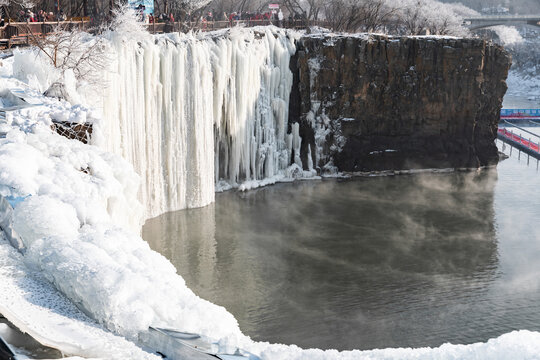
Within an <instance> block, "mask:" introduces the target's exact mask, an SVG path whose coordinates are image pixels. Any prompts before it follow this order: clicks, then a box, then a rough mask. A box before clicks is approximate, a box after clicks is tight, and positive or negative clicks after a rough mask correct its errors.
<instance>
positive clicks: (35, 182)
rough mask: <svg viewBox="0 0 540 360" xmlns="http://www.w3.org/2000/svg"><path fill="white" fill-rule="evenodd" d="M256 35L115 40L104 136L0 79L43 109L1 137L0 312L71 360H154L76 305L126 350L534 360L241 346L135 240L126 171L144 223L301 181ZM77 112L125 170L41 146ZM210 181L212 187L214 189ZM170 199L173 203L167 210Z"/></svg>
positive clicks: (483, 351) (78, 149)
mask: <svg viewBox="0 0 540 360" xmlns="http://www.w3.org/2000/svg"><path fill="white" fill-rule="evenodd" d="M262 32H263V33H264V36H263V37H262V38H261V39H257V35H256V33H255V32H254V31H252V30H234V32H233V33H231V35H228V37H222V35H223V34H219V35H218V38H217V39H216V40H215V42H214V41H213V40H211V39H210V37H209V36H211V35H205V36H204V37H202V38H197V36H196V35H193V34H191V35H186V36H185V37H183V36H182V37H181V36H179V35H171V36H170V37H168V36H161V37H156V38H155V39H154V38H143V39H139V41H140V45H139V44H137V43H136V42H135V41H133V42H132V41H131V40H129V39H126V38H122V37H121V36H119V37H111V41H112V43H111V47H112V48H113V49H115V51H117V52H118V53H117V58H116V60H115V62H114V66H115V72H113V73H111V74H108V75H107V81H108V87H107V89H106V90H105V91H106V94H107V99H106V101H105V102H104V103H103V104H104V105H103V113H104V117H103V118H102V119H101V121H99V116H96V115H94V114H93V112H92V111H91V110H90V109H88V108H86V107H84V106H71V105H70V104H68V103H66V102H60V101H57V100H53V99H46V98H43V97H41V96H39V94H38V92H37V91H35V90H32V89H31V88H30V87H29V86H28V85H29V84H30V85H31V86H35V87H37V86H38V83H39V81H41V80H39V79H38V80H35V79H37V75H36V76H35V77H33V76H27V75H29V74H30V72H28V69H26V70H25V71H21V72H19V73H18V74H19V76H22V78H24V79H25V81H26V83H22V82H20V81H17V80H14V79H13V78H12V77H9V76H11V74H10V72H9V71H8V70H9V69H8V67H6V68H5V69H3V70H2V72H1V73H2V74H3V75H4V76H3V77H2V78H0V88H7V89H20V90H21V91H23V92H24V93H25V94H26V95H27V96H29V97H33V98H35V99H39V100H40V101H41V103H42V104H43V105H41V106H35V107H32V108H28V109H22V110H17V111H14V112H10V113H8V116H7V118H6V121H5V123H4V124H3V125H2V131H3V132H5V133H6V135H5V138H0V194H2V195H10V196H23V197H25V196H28V197H26V199H25V200H24V201H23V202H21V203H20V204H18V205H17V206H16V207H15V214H14V216H15V220H14V227H15V229H16V230H17V231H18V232H20V234H21V235H22V239H23V242H24V245H25V247H26V251H25V252H24V255H21V254H19V253H17V252H16V251H15V250H14V249H12V248H11V247H10V246H9V245H8V243H7V242H6V241H5V240H4V239H2V240H0V280H1V281H0V312H1V313H4V315H6V316H8V317H10V314H11V315H12V316H11V317H12V318H16V319H19V320H20V321H19V323H18V324H16V325H18V326H20V327H21V328H23V329H25V328H26V329H29V330H30V329H32V332H34V333H35V334H38V335H39V334H47V335H48V336H47V337H46V338H45V340H44V341H50V340H53V341H55V342H57V343H56V344H52V345H56V346H58V347H62V348H65V349H69V351H68V352H69V353H72V354H74V355H82V356H100V357H113V358H129V359H138V358H151V355H150V354H147V353H144V352H142V351H141V350H140V349H139V348H137V347H135V345H134V344H133V343H130V342H128V341H126V340H125V339H123V338H120V337H118V336H115V335H112V334H111V333H108V332H105V331H104V330H103V329H102V328H101V327H100V326H98V325H96V324H92V322H91V320H89V319H88V318H87V317H85V316H83V315H82V314H81V313H80V312H79V311H78V310H77V309H76V308H75V307H74V305H73V304H75V305H76V306H77V307H78V309H81V310H82V311H84V312H85V313H86V314H87V315H89V316H90V317H91V318H93V319H94V320H96V321H97V322H99V324H100V325H101V326H103V327H104V328H106V329H108V330H110V331H112V332H113V333H115V334H117V335H121V336H125V337H127V339H128V340H131V341H136V340H137V337H138V334H140V333H141V332H144V331H146V329H147V328H148V326H150V325H152V326H158V327H165V328H176V329H178V330H181V331H187V332H195V333H199V334H201V335H203V336H204V337H205V338H207V339H210V340H212V341H215V342H217V343H218V345H219V347H220V348H221V349H222V350H230V349H232V348H234V347H236V346H238V347H241V348H243V349H245V350H248V351H251V352H253V353H255V354H257V355H260V356H261V357H262V358H263V359H272V360H280V359H299V360H300V359H302V360H303V359H381V358H384V359H432V358H439V359H479V358H490V359H507V358H509V357H511V358H513V359H532V358H535V357H536V358H537V356H538V354H539V353H540V334H539V333H536V332H528V331H520V332H513V333H510V334H506V335H503V336H501V337H500V338H497V339H494V340H490V341H489V342H487V343H479V344H473V345H443V346H441V347H439V348H436V349H429V348H423V349H385V350H373V351H344V352H338V351H335V350H328V351H322V350H317V349H310V350H302V349H300V348H298V347H296V346H294V345H293V346H286V345H275V344H268V343H261V342H253V341H252V340H251V339H249V338H248V337H246V336H245V335H243V334H242V333H241V331H240V329H239V327H238V323H237V321H236V320H235V319H234V317H233V316H232V315H231V314H230V313H228V312H227V311H226V310H225V309H224V308H222V307H220V306H217V305H214V304H211V303H209V302H208V301H205V300H203V299H200V298H199V297H198V296H196V295H195V294H194V293H193V292H192V291H191V290H190V289H188V288H187V286H186V284H185V282H184V280H183V279H182V278H181V277H180V276H179V275H177V274H176V270H175V268H174V267H173V265H172V264H171V263H170V262H169V261H168V260H166V259H165V258H164V257H163V256H161V255H159V254H158V253H156V252H154V251H152V250H151V249H150V248H149V246H148V244H147V243H146V242H145V241H144V240H143V239H142V238H141V237H140V236H139V235H138V232H139V230H140V225H141V222H142V220H143V219H144V218H143V211H144V209H143V207H142V205H141V204H140V202H139V200H138V189H139V187H138V186H139V176H138V175H137V174H136V173H135V171H134V170H133V168H135V169H138V170H139V171H141V175H142V176H143V178H144V181H145V184H146V185H145V190H144V191H145V195H144V196H143V199H144V200H145V203H146V204H145V205H146V206H147V209H146V214H147V215H149V214H154V213H159V212H160V211H165V210H168V209H173V208H176V207H182V206H201V205H204V204H206V203H208V202H210V201H212V200H213V196H214V186H215V185H214V182H216V184H218V185H219V186H220V187H226V186H227V185H228V186H242V184H245V185H244V187H245V188H253V187H255V186H257V185H261V184H265V183H268V182H272V181H274V180H275V181H279V180H286V179H293V178H302V177H305V176H306V175H310V174H311V175H312V172H307V173H308V174H306V173H305V172H303V171H302V168H301V167H300V166H299V164H298V163H295V164H293V165H291V166H289V162H288V161H285V158H288V157H290V156H292V150H293V149H294V150H295V151H294V152H295V154H298V152H297V151H298V149H299V147H300V145H301V142H300V138H299V135H298V129H297V125H295V126H293V133H292V134H291V135H287V134H286V133H287V131H286V128H285V123H286V121H287V113H286V112H287V109H288V106H287V103H286V101H288V92H289V91H290V84H291V83H290V81H291V78H290V72H288V59H287V57H288V54H290V52H291V51H293V45H292V44H293V39H292V38H291V37H287V35H286V34H285V33H283V32H281V31H280V30H275V29H274V30H268V29H265V30H264V31H262ZM133 40H134V39H133ZM154 40H155V41H154ZM115 41H116V42H118V43H115ZM20 56H23V57H24V55H23V54H21V55H20ZM28 56H32V55H28ZM259 57H260V58H261V59H264V61H262V60H260V59H259ZM19 58H20V57H19ZM33 59H35V57H33ZM5 62H6V61H5ZM18 66H19V65H18ZM39 69H40V68H38V71H41V70H39ZM25 75H26V76H25ZM30 75H31V74H30ZM184 77H186V78H187V79H188V81H187V85H186V84H184V83H183V82H182V81H181V79H183V78H184ZM43 81H45V80H43ZM47 81H48V80H47ZM180 85H181V86H180ZM145 92H147V94H146V95H145V94H144V93H145ZM220 104H224V105H225V106H224V107H222V106H221V105H220ZM222 108H224V109H226V110H225V111H223V112H222V113H219V112H216V109H222ZM83 113H84V116H87V117H93V118H95V119H96V126H98V127H99V129H100V131H101V133H100V134H99V135H100V136H101V139H99V137H98V140H100V141H101V143H100V142H99V141H98V145H99V146H102V147H105V148H107V149H109V150H114V151H115V152H116V153H119V154H121V155H123V156H124V157H125V158H126V160H128V161H131V162H132V163H133V165H131V164H129V163H128V161H126V160H124V159H122V158H120V157H119V156H118V155H113V154H112V153H111V152H110V151H106V150H103V148H100V147H98V146H91V145H84V144H82V143H80V142H78V141H76V140H68V139H65V138H62V137H60V136H59V135H57V134H55V133H53V132H52V131H51V129H50V123H51V121H52V118H53V117H54V116H61V117H62V118H66V119H71V118H82V116H83V115H81V114H83ZM55 114H56V115H55ZM77 114H78V115H77ZM151 120H155V121H151ZM2 121H3V120H2ZM214 127H216V128H217V129H218V132H217V134H218V135H217V136H216V138H215V139H214V132H213V128H214ZM121 137H122V139H121ZM214 141H215V142H214ZM218 143H219V145H217V144H218ZM214 144H216V149H217V148H218V147H219V148H222V149H223V152H224V153H227V156H224V159H227V160H226V164H223V162H221V159H218V160H217V161H216V163H214V157H213V156H214V152H215V148H214ZM217 153H218V154H219V153H220V152H219V151H217ZM296 160H297V159H293V162H296ZM154 162H155V163H154ZM225 165H226V166H225ZM329 166H331V164H330V165H329ZM85 169H87V171H82V170H85ZM214 169H218V170H214ZM219 169H223V170H219ZM218 171H219V172H218ZM178 173H179V174H178ZM220 173H222V174H223V179H222V178H221V176H217V177H215V175H216V174H220ZM208 175H210V178H208ZM170 184H174V187H173V188H171V187H169V185H170ZM171 195H174V196H176V198H174V199H172V200H170V202H169V200H167V199H168V196H171ZM154 201H155V203H154ZM148 207H149V208H148ZM44 279H46V280H47V281H49V282H50V283H51V284H53V285H54V286H55V287H56V288H57V289H58V290H59V291H60V292H61V293H62V294H63V295H65V296H66V297H67V298H69V299H70V300H71V301H72V302H68V301H66V299H65V298H64V297H63V296H62V295H60V294H59V293H57V292H55V291H54V290H53V289H52V286H50V285H49V284H48V283H46V282H45V281H44ZM36 284H37V285H36ZM73 339H77V340H76V341H75V342H73ZM38 340H39V339H38ZM96 344H99V345H96ZM110 354H114V355H110Z"/></svg>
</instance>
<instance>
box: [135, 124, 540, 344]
mask: <svg viewBox="0 0 540 360" xmlns="http://www.w3.org/2000/svg"><path fill="white" fill-rule="evenodd" d="M539 129H540V128H539ZM506 153H507V154H508V153H509V150H508V148H506ZM518 157H519V159H518ZM539 219H540V174H539V172H538V170H537V162H536V160H533V159H529V161H527V156H526V155H523V154H521V155H519V153H518V152H517V151H513V152H512V156H511V158H510V159H507V160H505V161H503V162H501V163H500V164H499V165H498V167H497V168H493V169H485V170H483V171H479V172H468V173H448V174H422V175H413V176H396V177H375V178H358V179H353V180H323V181H313V182H299V183H292V184H280V185H276V186H270V187H266V188H262V189H259V190H255V191H250V192H244V193H242V192H235V191H231V192H226V193H222V194H218V195H217V199H216V203H215V204H214V205H211V206H208V207H206V208H203V209H195V210H184V211H179V212H174V213H168V214H164V215H162V216H160V217H158V218H155V219H151V220H149V221H148V222H147V223H146V225H145V226H144V228H143V237H144V238H145V239H146V240H147V241H148V242H149V243H150V246H151V247H152V248H153V249H155V250H157V251H159V252H161V253H162V254H163V255H165V256H166V257H167V258H169V259H170V260H171V261H172V263H173V264H174V265H175V266H176V268H177V269H178V272H179V274H181V275H182V276H183V277H184V279H185V280H186V282H187V284H188V286H189V287H190V288H191V289H193V290H194V291H195V293H197V294H198V295H200V296H201V297H203V298H205V299H208V300H210V301H212V302H214V303H217V304H219V305H223V306H225V307H226V308H227V309H228V310H229V311H230V312H232V313H233V314H234V315H235V317H236V318H237V319H238V321H239V323H240V327H241V329H242V330H243V331H244V332H245V333H246V334H247V335H249V336H251V337H252V338H253V339H255V340H264V341H270V342H278V343H286V344H293V343H294V344H297V345H299V346H301V347H319V348H337V349H340V350H343V349H353V348H357V349H372V348H386V347H398V346H399V347H420V346H438V345H441V344H443V343H446V342H452V343H465V344H466V343H473V342H478V341H486V340H488V339H489V338H493V337H496V336H499V335H501V334H503V333H507V332H509V331H512V330H516V329H529V330H537V331H540V261H538V259H540V229H539V228H538V227H537V226H536V224H537V223H538V221H539Z"/></svg>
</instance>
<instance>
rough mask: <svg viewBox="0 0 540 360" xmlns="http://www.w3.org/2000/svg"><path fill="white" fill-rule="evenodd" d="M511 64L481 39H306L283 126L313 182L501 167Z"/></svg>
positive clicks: (500, 51) (298, 57)
mask: <svg viewBox="0 0 540 360" xmlns="http://www.w3.org/2000/svg"><path fill="white" fill-rule="evenodd" d="M510 65H511V58H510V55H509V54H508V53H507V52H506V51H505V50H504V49H503V48H502V47H500V46H498V45H495V44H492V43H489V42H486V41H484V40H481V39H455V38H433V37H387V36H383V35H358V36H355V35H353V36H326V35H311V36H310V35H307V36H304V37H302V38H301V39H299V40H298V42H297V52H296V54H295V55H294V57H293V59H292V61H291V71H292V72H293V75H294V85H293V88H292V92H291V101H290V111H289V113H290V114H289V124H292V123H295V122H299V123H300V136H301V137H302V147H301V160H302V163H303V164H308V161H307V158H308V156H310V157H311V158H312V160H313V164H314V166H315V167H316V168H317V170H318V171H319V173H325V172H327V171H332V170H334V171H335V170H338V171H345V172H371V171H383V170H406V169H425V168H478V167H481V166H487V165H493V164H496V163H497V161H498V152H497V148H496V146H495V142H494V140H495V138H496V136H497V127H498V122H499V116H500V109H501V106H502V99H503V96H504V94H505V92H506V89H507V86H506V77H507V75H508V70H509V68H510Z"/></svg>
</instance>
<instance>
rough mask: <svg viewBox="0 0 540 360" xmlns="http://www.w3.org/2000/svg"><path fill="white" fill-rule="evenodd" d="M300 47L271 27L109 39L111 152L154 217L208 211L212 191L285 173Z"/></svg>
mask: <svg viewBox="0 0 540 360" xmlns="http://www.w3.org/2000/svg"><path fill="white" fill-rule="evenodd" d="M294 40H295V39H294V33H287V32H285V31H283V30H277V29H273V30H269V29H268V28H259V29H256V30H254V31H253V30H241V29H232V30H230V32H222V33H217V34H214V35H213V36H206V35H200V36H197V35H193V34H188V35H184V34H170V35H166V36H161V37H157V38H153V37H150V36H143V37H142V39H132V38H126V37H124V36H120V35H118V34H115V35H113V36H111V43H112V49H113V53H114V54H115V55H116V56H115V60H114V62H113V65H112V71H107V72H106V74H105V75H106V76H105V82H106V83H107V84H108V86H107V89H106V95H105V97H104V102H103V105H102V106H103V117H104V118H103V121H102V122H101V123H100V124H101V125H100V127H101V132H102V133H103V134H106V136H105V138H106V141H105V144H104V147H105V148H106V149H107V150H110V151H112V152H114V153H116V154H119V155H121V156H122V157H124V158H125V159H126V160H128V161H129V162H130V163H131V164H133V166H134V168H135V170H136V171H137V173H138V174H139V175H141V177H142V180H143V187H142V193H141V200H142V202H143V204H144V205H145V208H146V209H147V215H148V216H157V215H159V214H161V213H164V212H166V211H172V210H178V209H184V208H192V207H200V206H205V205H208V204H209V203H211V202H212V201H213V200H214V192H215V184H218V186H221V187H223V186H227V187H238V186H240V185H241V184H242V183H244V182H247V183H248V184H251V183H252V182H253V181H258V180H264V179H274V182H275V179H276V177H278V178H283V177H285V176H286V170H287V168H288V166H289V165H290V164H291V153H292V149H291V146H292V144H293V141H292V139H291V137H292V136H293V135H292V134H287V133H288V131H287V123H288V109H289V94H290V91H291V86H292V73H291V71H290V70H289V60H290V58H291V55H292V54H293V53H294V51H295V46H294ZM298 141H299V137H298V139H296V140H295V142H298ZM298 161H299V160H297V161H296V162H298ZM250 186H251V185H248V187H250ZM244 187H245V186H244Z"/></svg>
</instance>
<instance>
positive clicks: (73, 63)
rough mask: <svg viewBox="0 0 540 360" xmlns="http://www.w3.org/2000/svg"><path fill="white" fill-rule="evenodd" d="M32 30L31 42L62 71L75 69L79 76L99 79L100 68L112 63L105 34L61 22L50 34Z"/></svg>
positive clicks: (84, 79)
mask: <svg viewBox="0 0 540 360" xmlns="http://www.w3.org/2000/svg"><path fill="white" fill-rule="evenodd" d="M28 33H29V34H30V44H31V45H32V46H34V47H36V48H37V49H39V52H40V53H41V54H43V55H44V56H45V57H46V58H47V59H48V60H49V61H50V63H51V64H52V65H53V66H54V67H55V68H57V69H59V70H60V71H61V73H62V74H63V73H65V72H66V71H67V70H71V71H73V74H74V75H75V78H76V79H77V80H83V81H86V82H88V83H98V82H99V80H100V79H99V75H98V74H99V73H100V70H102V69H105V68H106V66H107V64H108V60H109V59H108V57H107V52H106V50H105V46H106V45H105V40H104V38H103V37H101V36H91V35H89V34H88V33H86V32H83V31H81V30H78V29H68V28H67V25H63V24H60V25H58V26H57V27H56V28H55V29H54V31H53V32H51V33H49V34H48V35H47V36H45V37H43V36H38V35H36V34H33V33H32V30H31V29H30V27H28Z"/></svg>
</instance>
